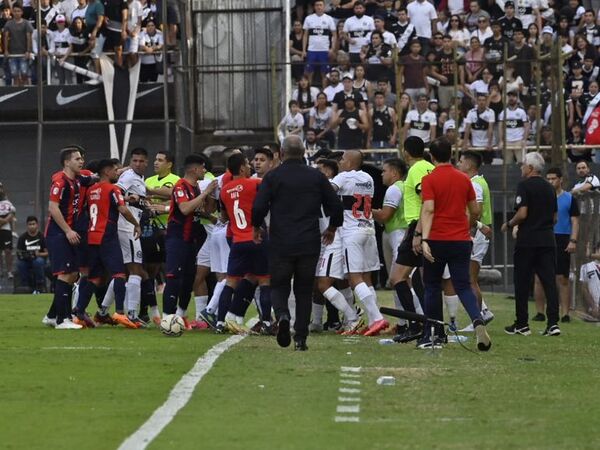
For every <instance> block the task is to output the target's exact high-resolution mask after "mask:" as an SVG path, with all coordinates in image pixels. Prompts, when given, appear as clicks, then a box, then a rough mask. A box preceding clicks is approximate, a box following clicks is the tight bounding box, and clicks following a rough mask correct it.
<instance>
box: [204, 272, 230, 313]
mask: <svg viewBox="0 0 600 450" xmlns="http://www.w3.org/2000/svg"><path fill="white" fill-rule="evenodd" d="M225 283H226V281H225V280H221V281H219V282H218V283H217V284H215V290H214V291H213V295H212V297H211V298H210V302H209V303H208V305H207V306H206V310H207V311H208V312H209V313H210V314H216V313H217V311H218V309H219V297H221V292H223V288H224V287H225Z"/></svg>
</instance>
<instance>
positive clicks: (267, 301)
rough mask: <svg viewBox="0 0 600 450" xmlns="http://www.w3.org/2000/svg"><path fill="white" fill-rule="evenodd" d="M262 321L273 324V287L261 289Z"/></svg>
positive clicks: (262, 287)
mask: <svg viewBox="0 0 600 450" xmlns="http://www.w3.org/2000/svg"><path fill="white" fill-rule="evenodd" d="M258 303H259V305H260V320H262V321H263V322H271V286H261V287H260V297H259V302H258Z"/></svg>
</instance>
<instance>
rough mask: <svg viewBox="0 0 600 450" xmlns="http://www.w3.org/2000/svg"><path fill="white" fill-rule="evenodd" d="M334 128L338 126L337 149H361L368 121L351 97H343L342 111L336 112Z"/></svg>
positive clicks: (367, 128)
mask: <svg viewBox="0 0 600 450" xmlns="http://www.w3.org/2000/svg"><path fill="white" fill-rule="evenodd" d="M334 126H338V127H339V130H338V145H337V147H338V149H342V150H357V149H361V148H363V143H364V141H365V136H366V132H367V131H368V130H369V119H368V117H367V114H366V112H365V111H363V110H361V109H359V108H358V107H357V105H356V99H355V97H354V96H353V95H351V96H348V97H345V99H344V109H341V110H339V111H338V112H337V116H336V119H335V121H334Z"/></svg>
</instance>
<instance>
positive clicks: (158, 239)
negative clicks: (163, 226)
mask: <svg viewBox="0 0 600 450" xmlns="http://www.w3.org/2000/svg"><path fill="white" fill-rule="evenodd" d="M140 243H141V244H142V254H143V255H144V263H147V264H162V263H164V262H165V231H164V230H155V231H154V232H153V233H152V234H151V235H150V236H142V238H141V239H140Z"/></svg>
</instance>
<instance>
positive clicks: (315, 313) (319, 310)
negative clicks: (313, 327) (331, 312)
mask: <svg viewBox="0 0 600 450" xmlns="http://www.w3.org/2000/svg"><path fill="white" fill-rule="evenodd" d="M323 309H325V305H321V304H319V303H315V302H313V304H312V320H311V323H318V324H319V325H321V324H322V323H323Z"/></svg>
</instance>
